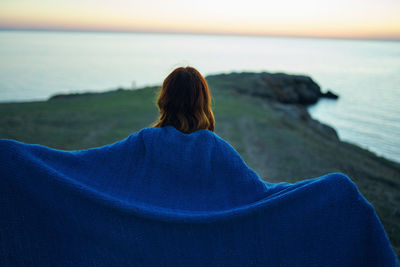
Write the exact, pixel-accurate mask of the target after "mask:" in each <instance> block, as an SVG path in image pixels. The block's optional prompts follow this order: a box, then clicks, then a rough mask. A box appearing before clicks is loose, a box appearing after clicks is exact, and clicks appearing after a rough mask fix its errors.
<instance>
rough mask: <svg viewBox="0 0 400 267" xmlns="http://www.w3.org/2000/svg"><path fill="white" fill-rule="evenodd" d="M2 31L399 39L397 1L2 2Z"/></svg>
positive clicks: (174, 0)
mask: <svg viewBox="0 0 400 267" xmlns="http://www.w3.org/2000/svg"><path fill="white" fill-rule="evenodd" d="M0 29H45V30H49V29H50V30H51V29H54V30H78V31H127V32H130V31H132V32H137V31H138V32H167V33H171V32H173V33H212V34H244V35H272V36H305V37H329V38H367V39H400V0H302V1H296V0H276V1H269V0H202V1H200V0H198V1H189V0H68V1H65V0H64V1H62V0H0Z"/></svg>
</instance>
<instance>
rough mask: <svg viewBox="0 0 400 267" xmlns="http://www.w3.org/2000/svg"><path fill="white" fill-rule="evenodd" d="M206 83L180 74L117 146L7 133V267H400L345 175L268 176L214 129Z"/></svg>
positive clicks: (0, 155) (1, 149) (3, 146)
mask: <svg viewBox="0 0 400 267" xmlns="http://www.w3.org/2000/svg"><path fill="white" fill-rule="evenodd" d="M210 103H211V97H210V92H209V88H208V85H207V82H206V81H205V79H204V78H203V77H202V76H201V74H200V73H199V72H198V71H197V70H195V69H194V68H191V67H186V68H178V69H176V70H174V71H173V72H172V73H171V74H170V75H169V76H168V77H167V78H166V79H165V81H164V83H163V86H162V89H161V92H160V96H159V98H158V101H157V104H158V107H159V110H160V116H159V119H158V121H157V122H156V123H155V125H154V127H149V128H144V129H142V130H140V131H139V132H137V133H134V134H131V135H130V136H129V137H127V138H125V139H124V140H121V141H119V142H116V143H114V144H110V145H107V146H103V147H99V148H93V149H88V150H79V151H61V150H56V149H51V148H48V147H45V146H40V145H29V144H23V143H20V142H16V141H12V140H1V141H0V175H1V179H0V205H1V206H0V207H1V213H0V214H1V215H0V238H1V239H0V242H1V247H0V266H18V265H24V266H26V265H30V266H36V265H38V266H78V265H79V266H92V265H96V266H160V265H161V266H169V265H171V266H189V265H198V266H249V265H254V266H396V264H398V262H397V259H396V257H395V256H394V253H393V250H392V248H391V246H390V243H389V241H388V239H387V236H386V234H385V232H384V229H383V227H382V225H381V223H380V221H379V219H378V218H377V216H376V214H375V211H374V209H373V208H372V206H371V205H370V204H369V203H368V202H367V201H366V200H365V199H364V198H363V197H362V196H361V194H360V193H359V191H358V190H357V188H356V186H355V185H354V184H353V183H352V182H351V181H350V179H349V178H347V177H346V176H344V175H342V174H328V175H325V176H323V177H319V178H315V179H309V180H304V181H302V182H299V183H296V184H289V183H279V184H272V183H267V182H263V181H262V180H261V179H260V177H259V176H258V175H257V174H256V173H255V172H254V171H253V170H251V169H249V168H248V167H247V166H246V164H245V163H244V161H243V160H242V158H241V157H240V155H239V154H238V153H237V152H236V151H235V150H234V149H233V148H232V146H230V145H229V144H228V143H227V142H225V141H224V140H223V139H221V138H220V137H219V136H218V135H216V134H215V133H213V130H214V116H213V113H212V110H211V107H210Z"/></svg>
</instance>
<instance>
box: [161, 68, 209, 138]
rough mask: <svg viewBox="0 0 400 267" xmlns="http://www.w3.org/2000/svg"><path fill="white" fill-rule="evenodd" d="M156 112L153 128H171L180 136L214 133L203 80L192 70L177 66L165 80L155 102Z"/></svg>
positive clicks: (205, 85)
mask: <svg viewBox="0 0 400 267" xmlns="http://www.w3.org/2000/svg"><path fill="white" fill-rule="evenodd" d="M157 106H158V109H159V112H160V116H159V118H158V120H157V121H156V122H155V124H154V125H153V126H154V127H163V126H168V125H172V126H174V127H175V128H176V129H178V130H179V131H181V132H184V133H191V132H194V131H196V130H199V129H207V130H210V131H214V124H215V121H214V114H213V112H212V110H211V95H210V90H209V88H208V84H207V81H206V80H205V79H204V77H203V76H202V75H201V74H200V72H198V71H197V70H196V69H195V68H192V67H180V68H177V69H175V70H174V71H173V72H171V74H169V75H168V76H167V78H165V80H164V82H163V85H162V87H161V91H160V94H159V96H158V99H157Z"/></svg>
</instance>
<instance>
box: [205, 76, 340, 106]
mask: <svg viewBox="0 0 400 267" xmlns="http://www.w3.org/2000/svg"><path fill="white" fill-rule="evenodd" d="M207 80H208V81H209V82H215V83H218V84H219V85H221V86H220V87H224V88H227V89H232V90H235V91H237V92H239V93H245V94H250V95H254V96H259V97H264V98H268V99H271V100H275V101H277V102H280V103H289V104H304V105H306V104H314V103H316V102H317V101H318V99H319V98H320V97H330V98H334V97H333V96H336V95H334V94H333V93H332V92H328V93H326V94H323V93H322V92H321V88H320V87H319V85H318V84H317V83H316V82H314V81H313V80H312V79H311V78H310V77H308V76H304V75H291V74H285V73H267V72H261V73H250V72H242V73H230V74H218V75H209V76H207Z"/></svg>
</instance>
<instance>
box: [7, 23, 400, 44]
mask: <svg viewBox="0 0 400 267" xmlns="http://www.w3.org/2000/svg"><path fill="white" fill-rule="evenodd" d="M0 31H30V32H35V31H36V32H70V33H74V32H75V33H139V34H171V35H210V36H239V37H266V38H268V37H269V38H304V39H333V40H359V41H394V42H398V41H400V36H399V37H368V36H360V37H348V36H314V35H291V34H255V33H232V32H199V31H179V30H176V31H173V30H171V31H165V30H157V29H154V30H149V29H132V30H118V29H115V30H109V29H93V28H82V29H76V28H34V27H33V28H28V27H23V28H22V27H21V28H18V27H1V26H0Z"/></svg>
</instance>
